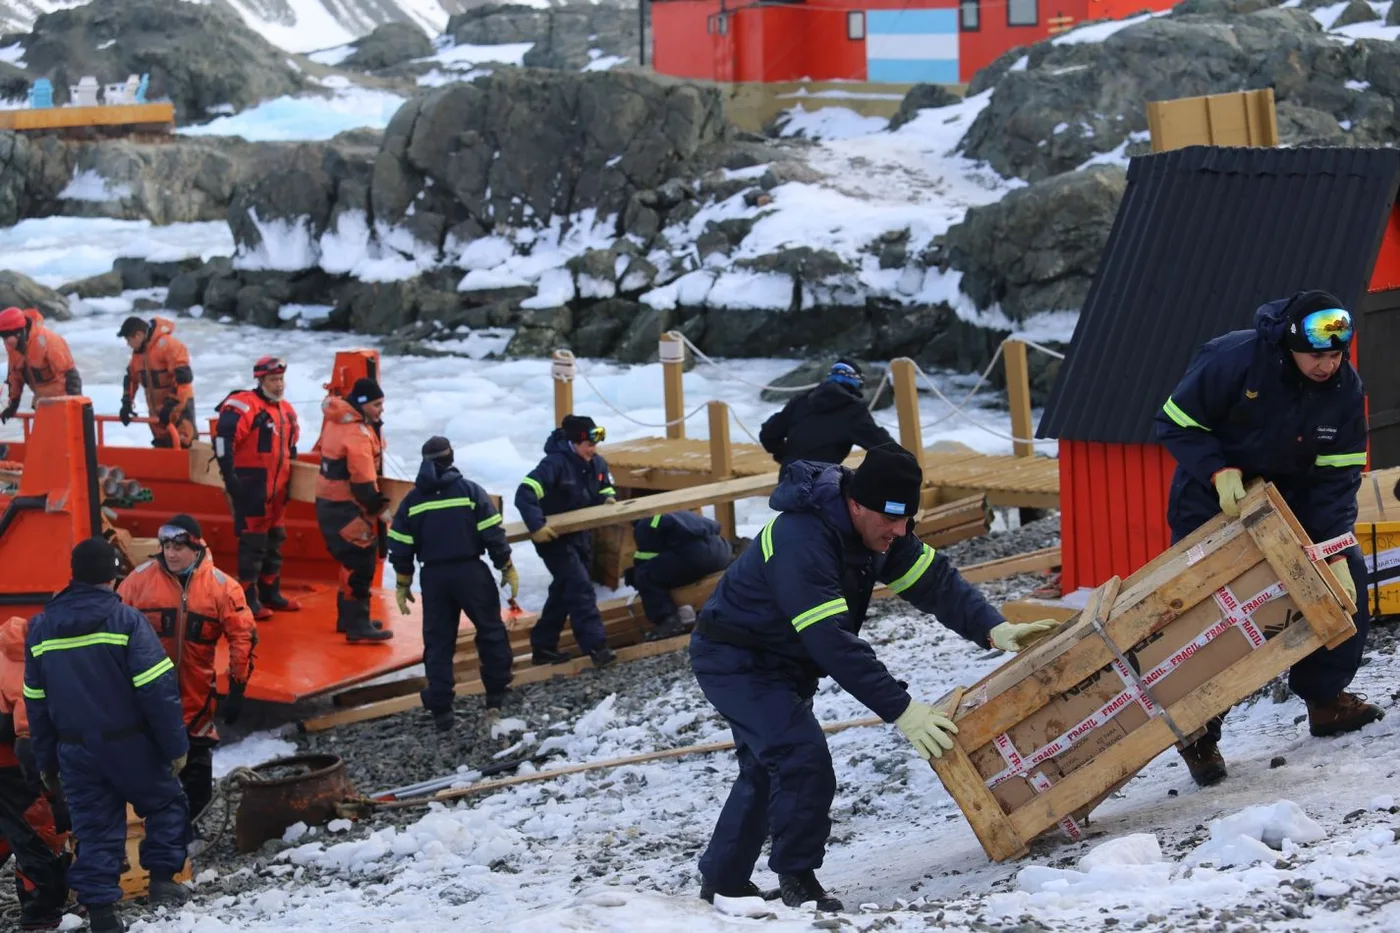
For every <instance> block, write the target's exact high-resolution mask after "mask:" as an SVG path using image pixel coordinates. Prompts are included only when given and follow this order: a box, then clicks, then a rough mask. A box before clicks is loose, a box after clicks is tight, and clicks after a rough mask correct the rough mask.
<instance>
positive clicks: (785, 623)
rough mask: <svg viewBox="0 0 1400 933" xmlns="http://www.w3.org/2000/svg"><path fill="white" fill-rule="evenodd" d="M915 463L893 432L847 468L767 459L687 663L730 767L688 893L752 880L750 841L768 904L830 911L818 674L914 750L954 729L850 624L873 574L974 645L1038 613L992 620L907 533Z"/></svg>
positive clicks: (748, 886) (1020, 638)
mask: <svg viewBox="0 0 1400 933" xmlns="http://www.w3.org/2000/svg"><path fill="white" fill-rule="evenodd" d="M922 486H923V471H922V470H921V469H920V467H919V463H918V461H917V460H916V459H915V458H914V455H913V454H911V453H909V452H908V451H906V450H905V449H904V448H902V447H900V446H898V445H897V444H887V445H883V446H880V447H876V448H874V449H872V450H871V451H870V452H869V453H867V454H866V457H865V460H864V461H863V462H862V463H861V465H860V468H859V469H858V470H856V471H854V472H852V471H851V470H848V469H846V468H845V467H842V466H837V465H832V464H826V463H817V462H812V461H805V460H800V461H797V462H795V463H790V464H788V465H787V466H786V467H784V468H783V472H782V474H781V476H780V482H779V484H778V488H777V489H776V490H774V492H773V495H772V497H771V498H770V499H769V500H768V505H769V507H770V508H772V509H773V510H775V511H777V512H779V513H780V514H779V515H778V517H777V518H775V519H773V520H772V521H770V522H769V523H768V524H767V525H766V526H765V527H764V529H763V531H762V532H761V533H760V534H759V537H758V541H757V542H755V544H754V545H752V546H750V547H749V548H747V549H746V550H745V551H744V553H743V554H742V555H740V557H739V558H738V560H736V561H735V562H734V563H733V564H731V565H730V567H729V569H728V570H727V571H725V574H724V576H723V577H722V578H721V579H720V582H719V585H718V586H717V587H716V588H715V592H714V594H713V595H712V596H711V597H710V600H709V602H707V603H706V604H705V607H704V609H702V610H701V612H700V618H699V620H698V621H697V622H696V625H695V632H694V634H693V635H692V636H691V642H690V663H691V668H692V669H693V670H694V671H695V679H696V680H697V681H699V683H700V689H701V690H702V691H704V693H705V697H706V699H708V700H709V701H710V703H711V704H713V705H714V707H715V708H716V709H717V710H719V712H720V713H721V715H723V716H724V718H725V719H726V720H728V721H729V726H730V729H731V730H733V733H734V744H735V752H736V754H737V755H738V758H739V777H738V780H736V781H735V783H734V787H733V789H732V790H731V791H730V793H729V799H728V800H727V801H726V802H725V804H724V809H723V810H722V811H721V812H720V817H719V822H718V823H717V824H716V825H715V830H714V834H713V835H712V836H711V838H710V845H709V847H708V848H707V849H706V850H705V853H704V854H703V855H702V856H701V857H700V874H701V876H702V884H701V888H700V896H701V897H702V898H704V899H705V900H707V901H713V900H714V896H715V895H716V894H719V895H722V896H725V897H752V896H759V895H761V892H760V891H759V889H758V887H757V886H756V885H755V884H754V883H753V881H752V880H750V878H749V876H750V874H751V873H752V871H753V867H754V863H755V862H757V861H758V855H759V850H760V849H762V847H763V842H764V839H765V838H767V837H768V836H769V835H771V836H772V837H773V848H772V854H771V856H770V858H769V861H768V865H769V867H770V868H772V869H773V871H774V872H776V873H777V875H778V879H779V884H780V887H779V891H778V894H777V895H774V896H781V897H782V899H783V903H784V904H787V905H788V906H791V907H797V906H800V905H802V904H804V903H807V902H810V901H815V902H816V906H817V908H818V909H819V910H840V909H841V902H840V901H839V900H837V899H836V898H834V897H832V896H831V895H830V894H828V893H827V892H826V890H825V889H823V888H822V886H821V883H820V882H818V881H817V878H816V875H815V874H814V872H815V869H817V868H820V867H821V865H822V859H823V856H824V855H825V851H826V839H827V835H828V834H829V833H830V830H831V817H830V810H831V801H832V799H833V797H834V796H835V794H836V773H835V771H834V770H833V769H832V765H831V752H830V751H829V750H828V748H827V745H826V736H825V734H824V733H823V732H822V729H821V726H820V724H819V723H818V722H817V719H816V717H815V716H814V715H813V714H812V696H813V694H815V693H816V692H817V681H818V680H819V679H820V678H821V677H822V676H823V675H827V676H830V677H831V678H832V679H834V680H835V681H836V682H837V683H838V684H840V685H841V686H842V687H843V688H844V689H845V690H846V691H847V692H848V693H850V694H851V695H852V696H853V697H855V698H856V699H857V700H859V701H860V702H861V703H863V704H865V705H866V706H867V707H869V708H870V710H871V711H873V712H874V713H876V714H877V715H879V716H880V718H881V719H883V720H885V721H886V722H892V723H894V724H895V725H896V726H898V727H899V730H900V731H901V732H902V733H904V735H905V737H906V738H908V739H909V741H910V742H911V743H912V744H913V745H914V748H915V750H916V751H918V753H919V755H920V756H921V757H923V758H925V759H927V758H929V757H930V756H935V757H941V756H942V754H943V749H946V748H952V747H953V740H952V739H951V738H949V737H948V733H952V732H957V731H958V730H957V727H956V726H955V725H953V723H952V721H951V720H950V719H949V718H948V717H947V716H945V715H944V714H943V713H941V712H939V711H938V710H935V709H933V708H932V707H930V706H928V705H926V704H924V703H920V702H919V701H918V700H914V699H912V698H911V697H910V696H909V693H908V691H907V690H906V689H905V685H904V684H902V683H900V682H899V681H897V680H895V679H894V677H892V676H891V675H890V672H889V671H888V670H886V669H885V665H884V664H882V663H880V661H879V660H878V659H877V658H876V657H875V652H874V651H873V650H872V649H871V647H870V645H869V644H868V643H867V642H865V641H863V640H862V639H861V638H860V637H859V636H860V627H861V623H862V622H864V621H865V614H866V610H867V609H868V608H869V605H870V596H871V592H872V591H873V590H874V588H875V583H876V582H877V581H878V582H881V583H885V584H887V585H888V586H889V588H890V589H891V590H892V591H893V592H894V593H896V594H898V595H899V596H900V598H902V599H904V600H906V601H908V602H909V603H912V604H913V605H914V606H916V607H917V608H919V609H922V610H923V611H925V612H931V613H933V614H934V615H936V616H937V617H938V621H939V622H941V623H942V624H943V625H945V626H947V627H948V628H950V629H952V630H953V631H955V632H957V633H958V634H959V635H962V636H963V637H964V638H966V639H968V640H969V641H972V642H973V643H975V644H977V645H980V646H982V647H984V648H988V647H997V648H1001V649H1002V650H1004V651H1020V650H1021V649H1023V648H1025V647H1027V646H1028V645H1030V644H1032V643H1033V642H1035V641H1038V640H1039V639H1040V638H1043V637H1044V636H1045V635H1047V634H1048V633H1049V632H1050V631H1051V630H1052V629H1054V628H1056V626H1057V624H1058V623H1056V622H1055V621H1054V620H1053V619H1043V620H1041V621H1038V622H1030V623H1025V624H1016V623H1012V622H1006V621H1004V620H1003V619H1002V618H1001V615H1000V614H999V613H998V612H997V611H996V610H995V609H993V608H992V607H991V605H989V604H988V603H987V601H986V600H985V599H984V598H983V597H982V594H981V593H979V592H978V591H977V590H976V589H975V588H974V587H973V586H971V585H970V584H968V583H967V582H966V581H964V580H963V579H962V577H961V576H959V575H958V572H957V570H955V569H954V568H953V565H952V564H950V563H949V562H948V559H947V558H946V557H943V556H940V555H939V554H938V553H937V552H936V551H935V550H934V549H933V548H931V547H929V546H928V545H927V544H924V543H923V542H922V541H920V540H919V539H918V538H917V537H915V536H914V534H913V516H914V515H915V514H916V513H917V512H918V510H919V497H920V491H921V488H922Z"/></svg>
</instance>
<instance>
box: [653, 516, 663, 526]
mask: <svg viewBox="0 0 1400 933" xmlns="http://www.w3.org/2000/svg"><path fill="white" fill-rule="evenodd" d="M651 527H653V528H660V527H661V516H660V515H653V516H652V517H651Z"/></svg>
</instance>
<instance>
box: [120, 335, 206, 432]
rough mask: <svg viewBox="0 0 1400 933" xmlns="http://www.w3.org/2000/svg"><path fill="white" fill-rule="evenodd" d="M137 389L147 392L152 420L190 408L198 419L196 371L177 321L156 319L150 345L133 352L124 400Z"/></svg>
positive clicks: (148, 337)
mask: <svg viewBox="0 0 1400 933" xmlns="http://www.w3.org/2000/svg"><path fill="white" fill-rule="evenodd" d="M137 386H140V387H141V388H142V389H144V390H145V391H146V406H147V411H148V412H149V413H150V415H151V417H153V418H154V417H159V416H160V415H161V412H162V411H164V412H165V413H166V415H167V416H169V415H171V413H175V412H182V411H183V410H184V409H185V408H186V407H187V406H188V407H190V409H191V411H190V417H191V418H193V417H194V413H193V406H192V404H191V403H193V401H194V370H193V369H191V368H190V351H189V350H188V349H186V347H185V345H184V343H182V342H181V341H180V340H179V339H177V338H176V336H175V322H174V321H171V320H170V319H168V318H163V317H156V318H152V319H151V326H150V329H149V330H147V331H146V342H145V343H143V344H141V349H139V350H133V351H132V352H131V362H130V363H129V364H128V365H127V373H126V380H125V382H124V384H123V386H122V399H123V400H124V401H125V400H127V399H130V398H131V397H132V395H133V393H134V392H135V391H136V387H137ZM153 427H154V426H153Z"/></svg>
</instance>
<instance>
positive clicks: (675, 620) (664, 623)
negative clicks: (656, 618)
mask: <svg viewBox="0 0 1400 933" xmlns="http://www.w3.org/2000/svg"><path fill="white" fill-rule="evenodd" d="M686 631H687V629H686V627H685V623H684V622H682V621H681V620H680V617H679V616H673V615H672V616H665V617H663V618H662V619H661V621H660V622H658V623H656V628H654V629H652V630H651V631H650V632H647V633H646V635H645V636H643V637H644V638H645V639H646V640H647V641H661V639H663V638H675V637H676V636H677V635H684V634H685V633H686Z"/></svg>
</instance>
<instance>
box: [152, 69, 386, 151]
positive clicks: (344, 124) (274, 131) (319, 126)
mask: <svg viewBox="0 0 1400 933" xmlns="http://www.w3.org/2000/svg"><path fill="white" fill-rule="evenodd" d="M323 83H326V84H327V86H330V87H333V93H332V94H331V95H330V96H329V97H327V96H324V95H319V94H303V95H298V96H295V97H288V96H284V97H277V98H274V99H272V100H265V101H263V102H261V103H259V104H257V105H256V106H253V107H249V108H248V109H247V110H244V111H242V112H241V113H236V114H232V115H230V116H221V117H218V118H216V119H214V120H211V121H209V122H208V123H203V124H199V125H195V126H183V127H180V128H179V129H178V130H177V131H176V132H178V133H182V134H184V135H186V136H241V137H243V138H244V139H247V140H253V141H260V140H267V141H276V140H318V139H330V138H331V137H333V136H336V135H337V134H340V133H343V132H345V131H346V130H353V129H360V128H368V129H374V130H382V129H384V127H386V126H388V125H389V121H390V120H391V119H393V116H394V114H395V113H397V112H398V109H399V108H400V107H401V106H403V104H404V98H403V97H400V96H399V95H398V94H393V93H390V92H389V91H381V90H375V89H372V88H361V87H355V86H343V85H337V84H336V83H335V82H323Z"/></svg>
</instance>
